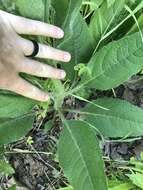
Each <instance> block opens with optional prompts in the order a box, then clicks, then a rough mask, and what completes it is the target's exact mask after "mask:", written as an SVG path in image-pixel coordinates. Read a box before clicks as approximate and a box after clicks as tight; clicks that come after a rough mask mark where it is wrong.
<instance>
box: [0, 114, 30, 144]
mask: <svg viewBox="0 0 143 190" xmlns="http://www.w3.org/2000/svg"><path fill="white" fill-rule="evenodd" d="M32 124H33V116H32V115H24V116H21V117H16V118H0V145H3V144H7V143H11V142H14V141H17V140H19V139H20V138H22V137H23V136H24V135H26V133H27V132H28V131H29V130H30V129H31V128H32Z"/></svg>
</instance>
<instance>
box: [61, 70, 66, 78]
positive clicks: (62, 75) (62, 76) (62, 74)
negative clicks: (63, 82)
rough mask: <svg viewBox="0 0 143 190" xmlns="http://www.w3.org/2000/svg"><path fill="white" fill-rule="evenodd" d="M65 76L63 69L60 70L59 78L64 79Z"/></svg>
mask: <svg viewBox="0 0 143 190" xmlns="http://www.w3.org/2000/svg"><path fill="white" fill-rule="evenodd" d="M65 77H66V73H65V71H61V78H62V79H64V78H65Z"/></svg>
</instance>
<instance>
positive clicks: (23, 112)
mask: <svg viewBox="0 0 143 190" xmlns="http://www.w3.org/2000/svg"><path fill="white" fill-rule="evenodd" d="M29 3H30V5H29ZM31 5H32V6H31ZM1 8H3V9H4V10H7V11H9V12H13V13H15V14H18V15H22V16H25V17H28V18H32V19H38V20H41V21H45V22H50V23H52V24H57V25H59V26H60V27H62V28H63V29H64V31H65V37H64V39H63V40H60V41H51V40H50V39H45V38H42V37H38V39H37V40H38V41H41V42H43V43H47V41H48V42H50V43H51V45H52V46H56V47H57V48H60V49H65V50H67V51H69V52H70V53H71V54H72V60H71V62H70V63H69V64H67V65H66V64H65V65H64V66H63V68H64V69H65V70H66V72H67V77H68V78H67V79H66V81H65V82H64V83H62V82H60V81H56V80H40V79H37V78H36V77H29V76H27V75H24V76H23V77H25V78H26V79H27V80H29V81H31V82H32V83H34V84H35V85H38V86H40V87H41V88H43V89H44V90H46V91H48V90H50V91H51V94H52V97H51V99H52V100H53V102H48V103H39V102H36V101H32V100H28V99H26V98H24V97H19V96H17V95H15V94H12V93H8V92H6V91H1V94H0V120H1V122H0V144H1V145H4V144H7V143H11V142H14V141H16V140H18V139H20V138H22V137H23V136H24V135H25V134H26V133H27V132H28V131H29V130H30V129H31V128H32V123H33V120H34V118H35V116H36V119H38V118H39V117H42V118H44V117H45V116H47V113H48V112H50V110H54V111H55V113H56V114H57V115H58V117H59V118H60V120H61V122H62V125H63V131H62V133H61V136H60V139H59V144H58V159H59V163H60V165H61V167H62V168H63V171H64V173H65V175H66V177H67V178H68V180H69V183H70V185H71V186H72V187H73V189H74V190H87V189H88V190H101V189H103V190H107V189H108V185H107V179H106V175H105V172H104V163H103V159H102V153H101V150H100V146H99V144H100V143H101V144H102V141H101V140H99V138H98V137H99V136H100V137H101V139H102V140H104V139H106V138H125V137H136V136H141V135H143V111H142V110H141V109H140V108H137V107H136V106H134V105H131V104H130V103H128V102H126V101H123V100H119V99H111V98H102V99H97V100H94V101H90V99H88V97H89V93H90V89H98V90H101V91H102V90H108V89H113V88H115V87H118V86H119V85H120V84H123V83H124V82H125V81H127V80H128V79H129V78H131V76H132V75H135V74H137V73H139V72H140V71H141V70H142V68H143V41H142V40H143V38H142V26H143V24H142V20H141V17H142V15H143V13H142V8H143V2H142V1H141V0H134V1H133V0H121V1H120V2H119V1H117V0H110V1H109V0H97V1H93V0H83V1H82V0H69V1H67V0H60V3H59V1H57V0H31V1H29V0H11V1H10V0H1ZM37 10H38V13H39V14H37ZM138 19H139V21H140V22H138ZM45 63H48V64H53V63H54V64H55V65H56V64H60V63H56V62H50V61H46V62H45ZM70 97H74V98H75V99H79V100H81V101H83V102H86V103H87V104H86V106H85V107H84V108H82V109H80V110H74V109H66V107H64V106H63V103H64V100H65V98H69V99H70ZM15 105H16V106H15ZM37 105H38V107H40V108H43V109H42V111H41V109H39V111H34V110H35V109H32V108H33V107H35V106H36V107H37ZM31 110H32V111H31ZM66 112H73V113H77V114H79V117H78V119H77V120H75V119H74V120H66V118H65V113H66ZM47 128H48V127H47ZM6 131H9V133H7V132H6ZM130 178H132V177H131V176H130ZM120 185H121V184H120ZM123 186H124V187H127V188H128V189H130V187H129V185H128V184H122V185H121V186H120V187H122V189H123ZM114 189H115V188H114ZM112 190H113V188H112Z"/></svg>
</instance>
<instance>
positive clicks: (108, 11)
mask: <svg viewBox="0 0 143 190" xmlns="http://www.w3.org/2000/svg"><path fill="white" fill-rule="evenodd" d="M111 2H112V3H111ZM110 3H111V4H110V6H109V2H107V1H104V3H103V4H102V5H101V7H100V8H99V9H98V10H96V11H95V13H94V14H93V16H92V18H91V22H90V25H89V28H90V31H91V33H92V35H93V40H94V42H95V44H97V42H98V41H99V40H100V38H101V37H102V35H103V34H106V33H107V31H108V29H111V28H112V27H114V26H115V25H116V24H117V23H118V21H119V20H120V19H119V14H120V13H121V11H122V9H123V7H124V5H125V0H120V3H119V2H118V1H115V2H113V0H112V1H111V0H110ZM111 26H112V27H111Z"/></svg>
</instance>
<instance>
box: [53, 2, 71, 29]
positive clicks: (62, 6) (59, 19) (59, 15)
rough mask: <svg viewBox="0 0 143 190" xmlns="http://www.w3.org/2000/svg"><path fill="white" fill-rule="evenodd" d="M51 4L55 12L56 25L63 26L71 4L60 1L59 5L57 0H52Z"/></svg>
mask: <svg viewBox="0 0 143 190" xmlns="http://www.w3.org/2000/svg"><path fill="white" fill-rule="evenodd" d="M51 3H52V6H53V8H54V11H55V14H54V24H56V25H57V26H62V25H63V23H64V20H65V18H66V15H67V12H68V7H69V2H68V1H67V0H60V3H59V1H57V0H52V2H51ZM61 10H62V11H61Z"/></svg>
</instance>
